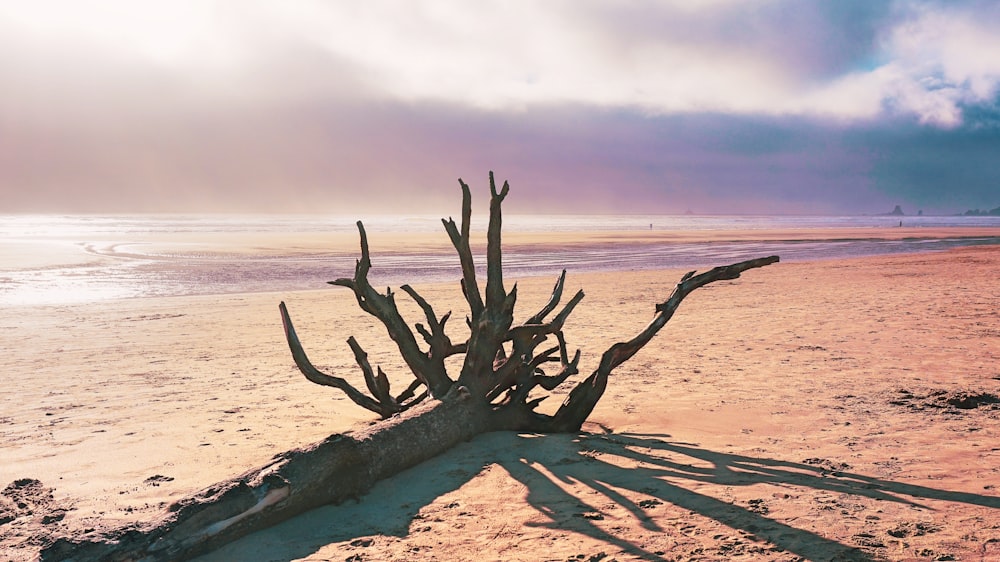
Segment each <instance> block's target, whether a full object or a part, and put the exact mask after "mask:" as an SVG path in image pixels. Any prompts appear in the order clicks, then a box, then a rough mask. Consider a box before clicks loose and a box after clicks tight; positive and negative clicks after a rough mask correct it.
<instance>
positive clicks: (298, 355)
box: [278, 302, 391, 417]
mask: <svg viewBox="0 0 1000 562" xmlns="http://www.w3.org/2000/svg"><path fill="white" fill-rule="evenodd" d="M278 309H279V310H280V311H281V322H282V324H283V325H284V328H285V339H286V340H287V341H288V347H289V349H291V351H292V358H293V359H294V360H295V365H296V366H297V367H298V368H299V370H300V371H302V374H303V375H305V376H306V378H307V379H309V380H310V381H312V382H314V383H316V384H320V385H323V386H332V387H334V388H339V389H340V390H342V391H344V394H346V395H347V397H348V398H350V399H351V400H352V401H353V402H354V403H355V404H357V405H358V406H361V407H362V408H365V409H367V410H371V411H372V412H375V413H376V414H379V415H381V416H382V417H388V416H386V415H385V414H384V411H383V409H382V406H381V405H380V404H379V403H378V402H376V401H375V400H373V399H372V398H369V397H368V396H366V395H364V394H362V393H361V391H359V390H358V389H356V388H354V387H353V386H351V385H350V383H348V382H347V381H345V380H344V379H342V378H340V377H334V376H331V375H327V374H325V373H323V372H321V371H320V370H319V369H317V368H316V367H314V366H313V364H312V362H310V361H309V358H308V357H307V356H306V352H305V350H304V349H302V343H301V342H299V336H298V335H297V334H296V333H295V327H294V326H292V319H291V317H289V315H288V309H287V308H286V307H285V303H284V302H282V303H281V304H279V305H278ZM369 369H370V367H369ZM390 415H391V414H390Z"/></svg>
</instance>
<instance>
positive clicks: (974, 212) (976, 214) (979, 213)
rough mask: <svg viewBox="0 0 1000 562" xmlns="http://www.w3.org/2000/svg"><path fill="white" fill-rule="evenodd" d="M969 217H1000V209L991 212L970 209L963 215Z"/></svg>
mask: <svg viewBox="0 0 1000 562" xmlns="http://www.w3.org/2000/svg"><path fill="white" fill-rule="evenodd" d="M963 214H964V215H965V216H967V217H1000V207H997V208H996V209H990V210H989V211H982V210H980V209H970V210H968V211H966V212H965V213H963Z"/></svg>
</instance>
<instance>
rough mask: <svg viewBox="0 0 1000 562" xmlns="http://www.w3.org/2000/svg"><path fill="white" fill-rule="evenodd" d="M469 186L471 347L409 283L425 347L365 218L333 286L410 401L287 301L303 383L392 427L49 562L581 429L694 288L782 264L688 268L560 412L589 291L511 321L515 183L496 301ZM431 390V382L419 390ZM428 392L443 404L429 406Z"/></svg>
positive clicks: (353, 492) (106, 552)
mask: <svg viewBox="0 0 1000 562" xmlns="http://www.w3.org/2000/svg"><path fill="white" fill-rule="evenodd" d="M459 184H460V186H461V188H462V225H461V228H459V227H458V226H457V225H456V224H455V222H454V220H452V219H448V220H442V223H443V224H444V226H445V230H446V231H447V233H448V236H449V237H450V238H451V241H452V245H453V246H454V247H455V251H456V252H457V253H458V256H459V262H460V264H461V269H462V281H461V284H462V290H463V294H464V295H465V298H466V302H467V303H468V305H469V317H468V324H469V328H470V335H469V337H468V339H467V340H466V341H465V342H462V343H458V344H455V343H453V342H452V340H451V339H450V338H449V336H448V335H447V334H446V332H445V327H446V325H447V322H448V319H449V318H450V317H451V312H448V313H447V314H445V315H444V316H442V317H441V318H440V319H439V318H438V317H437V314H436V313H435V312H434V309H433V307H432V306H431V305H430V304H429V303H428V302H427V301H426V300H425V299H423V298H422V297H421V296H420V295H419V294H418V293H417V292H416V291H415V290H414V289H413V288H412V287H410V286H409V285H403V286H402V287H401V289H402V290H403V291H404V292H405V293H407V294H408V295H409V296H410V297H411V298H412V299H413V300H414V301H415V302H416V303H417V305H418V306H419V307H420V309H421V310H422V312H423V314H424V317H425V320H426V325H424V324H423V323H417V324H416V325H415V327H414V328H415V330H416V332H417V333H419V334H420V335H421V337H422V338H423V340H424V342H425V343H426V345H427V348H426V349H423V348H421V346H420V344H419V343H418V342H417V340H416V337H415V336H414V332H413V330H411V329H410V327H409V325H408V324H407V322H406V321H405V319H404V318H403V317H402V315H401V314H400V312H399V309H398V308H397V307H396V303H395V298H394V295H393V293H392V291H391V290H388V289H387V290H386V292H385V294H382V293H379V292H378V291H376V290H375V289H374V288H373V287H372V286H371V284H370V283H369V282H368V272H369V270H370V269H371V267H372V263H371V256H370V254H369V251H368V237H367V234H366V233H365V229H364V225H363V224H362V223H360V222H359V223H358V231H359V234H360V238H361V257H360V258H359V259H358V260H357V263H356V266H355V272H354V277H353V278H350V279H338V280H336V281H331V284H334V285H338V286H342V287H347V288H349V289H351V291H353V293H354V296H355V298H356V299H357V301H358V305H359V306H360V308H361V309H362V310H364V311H365V312H367V313H369V314H371V315H372V316H374V317H375V318H377V319H378V320H379V321H380V322H381V323H382V324H383V325H384V326H385V328H386V331H387V333H388V335H389V337H390V338H391V339H392V340H393V341H394V342H395V343H396V345H397V347H398V349H399V352H400V355H401V356H402V358H403V360H404V361H405V363H406V364H407V366H408V367H409V369H410V371H411V373H412V375H413V377H414V380H413V381H411V382H410V384H409V386H408V387H407V388H406V390H404V391H403V392H402V393H401V394H400V395H399V396H397V397H395V398H393V397H392V395H391V394H390V383H389V379H388V377H387V376H386V375H385V373H383V372H382V370H381V369H380V368H376V369H375V370H373V369H372V366H371V364H370V363H369V362H368V356H367V354H366V353H365V351H364V350H363V349H362V348H361V345H360V344H359V343H358V342H357V340H355V339H354V337H353V336H352V337H350V338H349V339H348V340H347V341H348V345H349V346H350V347H351V349H352V351H353V352H354V357H355V360H356V362H357V363H358V365H359V367H360V368H361V370H362V375H363V378H364V380H365V386H366V388H367V389H368V392H369V393H370V395H366V394H365V393H364V392H362V391H361V390H359V389H358V388H355V387H354V386H353V385H351V384H350V383H348V382H347V381H346V380H345V379H343V378H340V377H335V376H332V375H328V374H326V373H323V372H321V371H319V370H318V369H317V368H316V367H314V366H313V364H312V362H311V361H310V360H309V358H308V356H307V355H306V352H305V350H304V349H303V347H302V343H301V342H300V341H299V338H298V335H297V334H296V332H295V328H294V326H293V325H292V320H291V317H290V315H289V313H288V309H287V307H286V306H285V303H281V304H280V305H279V310H280V313H281V319H282V324H283V326H284V331H285V337H286V340H287V341H288V346H289V349H290V351H291V354H292V358H293V360H294V361H295V364H296V365H297V366H298V368H299V370H300V371H302V373H303V374H304V375H305V377H306V378H307V379H308V380H310V381H312V382H315V383H317V384H320V385H324V386H329V387H334V388H337V389H340V390H341V391H343V392H344V393H345V394H347V396H348V397H349V398H350V399H351V400H352V401H353V402H355V403H356V404H358V405H359V406H361V407H363V408H366V409H368V410H371V411H373V412H375V413H377V414H379V415H380V416H381V417H382V418H383V420H382V421H381V422H379V423H377V424H374V425H373V426H371V427H370V428H368V429H366V430H364V431H362V432H358V433H354V434H345V435H334V436H331V437H330V438H328V439H326V440H325V441H322V442H320V443H316V444H313V445H311V446H309V447H306V448H303V449H296V450H293V451H289V452H287V453H283V454H281V455H278V456H276V457H275V458H274V460H273V461H272V462H270V463H268V464H267V465H265V466H262V467H259V468H256V469H254V470H251V471H248V472H246V473H244V474H242V475H240V476H237V477H235V478H232V479H230V480H226V481H224V482H220V483H219V484H216V485H214V486H212V487H210V488H207V489H205V490H203V491H202V492H199V493H198V494H195V495H193V496H191V497H189V498H186V499H184V500H181V501H179V502H177V503H176V504H174V505H173V506H171V508H170V510H169V511H168V513H167V514H166V515H164V516H163V517H161V518H160V519H158V520H156V521H153V522H151V523H149V524H147V525H142V526H137V527H133V528H127V529H122V530H119V531H116V532H113V533H106V534H95V535H93V536H83V537H73V538H64V539H61V540H59V541H58V542H57V543H56V544H54V545H53V546H51V547H50V548H48V549H46V550H45V552H44V553H43V560H79V561H91V560H111V561H124V560H140V559H141V560H148V561H153V562H155V561H159V560H183V559H186V558H189V557H191V556H194V555H196V554H198V553H202V552H205V551H207V550H210V549H212V548H216V547H218V546H220V545H222V544H225V543H226V542H229V541H231V540H233V539H236V538H238V537H240V536H242V535H245V534H247V533H250V532H253V531H255V530H257V529H261V528H264V527H267V526H269V525H273V524H275V523H277V522H280V521H282V520H285V519H288V518H289V517H292V516H294V515H297V514H299V513H302V512H304V511H307V510H309V509H312V508H314V507H318V506H320V505H324V504H330V503H338V502H341V501H343V500H345V499H347V498H352V497H358V496H360V495H362V494H364V493H365V492H366V491H367V490H368V489H369V488H370V487H371V486H372V485H373V484H374V483H375V482H377V481H379V480H381V479H382V478H385V477H387V476H391V475H393V474H397V473H399V472H401V471H403V470H405V469H406V468H408V467H410V466H413V465H415V464H417V463H419V462H422V461H424V460H427V459H430V458H432V457H434V456H436V455H438V454H440V453H441V452H443V451H445V450H447V449H449V448H450V447H452V446H454V445H456V444H457V443H460V442H462V441H465V440H468V439H470V438H472V437H474V436H476V435H479V434H481V433H485V432H489V431H500V430H526V431H533V432H576V431H579V430H580V427H581V425H582V424H583V422H584V421H585V420H586V419H587V417H588V416H589V415H590V414H591V412H592V411H593V409H594V407H595V406H596V404H597V402H598V401H599V400H600V399H601V397H602V396H603V394H604V391H605V389H606V388H607V384H608V379H609V376H610V374H611V372H612V371H613V370H614V369H615V368H616V367H618V366H619V365H621V364H622V363H623V362H625V361H627V360H628V359H629V358H631V357H632V356H633V355H635V354H636V353H637V352H638V351H639V350H640V349H642V348H643V347H644V346H645V345H646V344H647V343H649V342H650V340H652V338H653V337H654V336H655V335H656V334H657V333H658V332H659V331H660V330H661V329H662V328H663V327H664V326H665V325H666V323H667V322H668V321H669V320H670V318H671V317H672V316H673V314H674V312H675V311H676V310H677V308H678V306H679V305H680V303H681V302H682V301H683V300H684V298H685V297H686V296H687V295H688V294H690V293H691V292H692V291H694V290H696V289H698V288H700V287H703V286H705V285H707V284H709V283H713V282H715V281H719V280H724V279H736V278H737V277H739V276H740V274H741V273H743V272H744V271H746V270H749V269H753V268H758V267H763V266H766V265H769V264H772V263H775V262H777V261H778V257H777V256H771V257H767V258H760V259H756V260H749V261H744V262H740V263H736V264H732V265H728V266H723V267H717V268H715V269H712V270H710V271H707V272H705V273H702V274H700V275H695V274H694V272H691V273H688V274H687V275H685V276H684V277H683V278H682V279H681V281H680V282H679V283H678V284H677V286H676V287H675V288H674V290H673V292H672V293H671V295H670V296H669V298H668V299H667V300H666V301H664V302H662V303H660V304H658V305H656V309H655V315H654V317H653V320H652V321H651V322H650V323H649V325H648V326H646V328H644V329H643V330H642V331H641V332H639V333H638V334H636V335H635V336H633V337H632V338H631V339H629V340H626V341H624V342H619V343H616V344H614V345H613V346H611V347H610V348H609V349H608V350H606V351H605V352H604V353H603V355H602V356H601V361H600V364H599V366H598V367H597V369H596V370H595V371H594V372H593V373H592V374H591V375H590V376H589V377H587V378H586V379H584V380H583V381H581V382H579V383H578V384H577V385H576V386H575V387H574V388H573V389H572V390H571V391H570V392H569V395H568V396H567V398H566V400H565V401H564V402H563V404H562V406H560V408H559V409H558V411H557V412H556V413H555V414H553V415H548V414H542V413H539V412H536V411H535V408H536V407H537V406H538V404H539V403H540V402H541V401H542V400H544V399H545V396H535V397H532V392H533V391H534V390H536V389H537V388H539V387H541V389H544V390H546V391H551V390H553V389H555V388H556V387H557V386H559V385H560V384H562V383H564V382H565V381H567V380H568V379H569V378H570V377H572V376H573V375H575V374H577V372H578V367H579V362H580V351H579V350H577V351H576V352H575V354H574V355H573V358H572V359H570V357H569V349H568V345H567V342H566V338H565V334H564V331H563V329H564V327H565V324H566V322H567V320H568V318H569V316H570V314H571V313H572V312H573V310H574V309H575V308H576V306H577V305H578V304H579V303H580V302H581V300H582V299H583V298H584V293H583V291H578V292H577V293H576V294H575V295H574V296H573V297H572V298H571V299H570V300H569V301H568V302H567V303H566V304H565V305H564V306H563V308H562V310H560V311H559V313H558V314H556V316H555V317H553V318H552V319H551V320H548V321H546V317H547V316H548V315H549V314H551V313H552V312H553V311H555V310H556V309H557V308H558V306H559V301H560V300H561V298H562V294H563V290H564V288H565V283H566V272H565V271H563V272H562V274H561V275H560V276H559V279H558V280H557V281H556V284H555V287H554V288H553V291H552V295H551V296H550V298H549V300H548V301H547V302H546V304H545V305H544V306H543V307H542V309H541V310H539V312H538V313H536V314H535V315H533V316H531V317H530V318H528V319H527V320H526V321H525V322H524V323H522V324H520V325H517V326H514V325H513V323H514V320H513V319H514V305H515V304H516V302H517V286H516V285H515V286H514V287H513V288H512V289H511V290H510V292H507V291H506V290H505V288H504V280H503V268H502V263H503V261H502V260H503V257H502V249H501V226H502V212H501V206H502V203H503V201H504V199H505V198H506V196H507V194H508V192H509V185H508V184H507V183H506V182H504V184H503V187H502V188H500V189H499V190H498V189H497V187H496V183H495V181H494V178H493V173H492V172H490V194H491V197H490V210H489V213H490V214H489V225H488V228H487V247H486V257H487V264H486V277H487V279H486V293H485V300H484V299H483V295H481V294H480V290H479V283H478V280H477V279H476V269H475V263H474V259H473V255H472V250H471V245H470V241H469V236H470V222H471V212H472V211H471V209H472V207H471V195H470V192H469V187H468V185H466V184H465V182H463V181H462V180H459ZM550 336H555V337H556V339H557V342H558V345H556V346H555V347H549V348H543V349H542V351H537V350H538V347H539V346H540V345H542V343H543V342H545V341H546V340H547V339H549V337H550ZM505 345H509V350H508V349H507V348H506V347H505ZM462 353H464V354H465V358H464V362H463V363H462V367H461V372H460V373H459V375H458V377H457V378H454V379H453V378H452V377H451V376H450V375H449V374H448V372H447V369H446V364H445V359H446V358H448V357H450V356H452V355H456V354H462ZM549 363H558V364H559V372H557V373H556V374H553V375H547V374H546V373H545V372H544V371H543V369H542V367H543V366H545V365H547V364H549ZM420 387H426V390H425V392H423V393H421V394H420V395H416V391H417V390H418V389H419V388H420ZM428 395H430V396H433V398H435V400H432V401H430V402H428V403H423V404H419V405H417V404H418V403H420V402H421V401H422V400H423V399H424V398H426V397H427V396H428Z"/></svg>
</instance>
